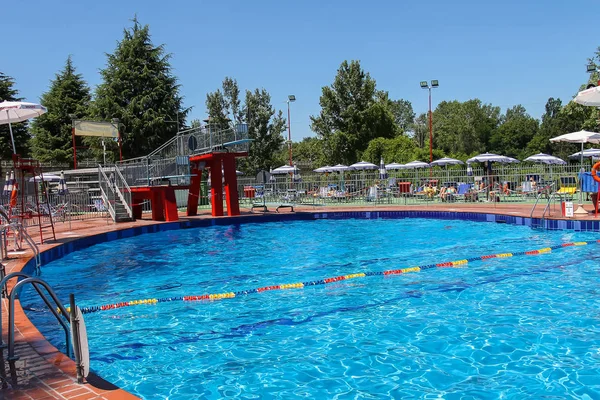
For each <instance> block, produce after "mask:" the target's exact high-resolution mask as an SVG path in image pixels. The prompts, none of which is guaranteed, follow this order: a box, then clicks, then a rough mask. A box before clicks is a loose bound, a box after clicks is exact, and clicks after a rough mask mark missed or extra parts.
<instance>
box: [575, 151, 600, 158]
mask: <svg viewBox="0 0 600 400" xmlns="http://www.w3.org/2000/svg"><path fill="white" fill-rule="evenodd" d="M582 155H583V157H584V158H587V157H600V149H585V150H583V151H578V152H577V153H573V154H571V155H570V156H569V158H581V156H582Z"/></svg>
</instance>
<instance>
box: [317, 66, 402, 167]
mask: <svg viewBox="0 0 600 400" xmlns="http://www.w3.org/2000/svg"><path fill="white" fill-rule="evenodd" d="M386 96H387V95H385V96H384V95H383V94H382V93H380V92H378V91H377V90H376V84H375V80H374V79H372V78H371V76H370V75H369V74H368V73H365V72H364V71H363V70H362V68H361V66H360V62H359V61H351V62H348V61H344V62H342V64H341V65H340V68H339V69H338V71H337V75H336V77H335V79H334V82H333V84H332V85H331V86H325V87H323V88H322V94H321V97H320V100H319V103H320V105H321V112H320V113H319V115H318V116H311V117H310V119H311V129H312V130H313V132H315V133H316V134H317V136H318V137H319V138H320V139H322V140H323V144H324V151H325V154H326V156H327V158H328V159H329V160H330V162H332V163H335V162H345V163H353V162H355V161H357V159H358V158H359V156H360V155H361V153H362V152H363V151H364V150H365V149H366V148H367V146H368V144H369V142H370V141H371V140H372V139H375V138H378V137H383V138H392V137H394V136H395V135H396V134H397V133H398V127H397V126H396V124H395V122H394V115H393V114H392V112H391V110H390V108H389V107H388V104H387V102H384V101H382V98H385V97H386Z"/></svg>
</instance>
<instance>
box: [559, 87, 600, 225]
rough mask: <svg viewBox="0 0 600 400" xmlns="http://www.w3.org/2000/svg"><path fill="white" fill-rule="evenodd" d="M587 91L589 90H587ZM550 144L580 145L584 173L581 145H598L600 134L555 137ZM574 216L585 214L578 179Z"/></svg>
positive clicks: (567, 134)
mask: <svg viewBox="0 0 600 400" xmlns="http://www.w3.org/2000/svg"><path fill="white" fill-rule="evenodd" d="M588 90H589V89H588ZM584 92H585V90H584ZM550 141H551V142H567V143H581V155H580V165H581V168H580V172H581V173H583V172H585V169H584V168H583V144H584V143H600V133H596V132H589V131H583V130H582V131H578V132H571V133H566V134H564V135H560V136H557V137H555V138H552V139H550ZM574 213H575V214H587V211H585V209H584V208H583V193H582V192H581V179H579V207H577V210H575V211H574Z"/></svg>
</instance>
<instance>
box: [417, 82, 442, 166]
mask: <svg viewBox="0 0 600 400" xmlns="http://www.w3.org/2000/svg"><path fill="white" fill-rule="evenodd" d="M438 86H440V84H439V82H438V80H437V79H435V80H432V81H431V84H428V83H427V81H421V89H427V90H429V162H433V123H432V121H433V118H432V114H431V89H435V88H437V87H438Z"/></svg>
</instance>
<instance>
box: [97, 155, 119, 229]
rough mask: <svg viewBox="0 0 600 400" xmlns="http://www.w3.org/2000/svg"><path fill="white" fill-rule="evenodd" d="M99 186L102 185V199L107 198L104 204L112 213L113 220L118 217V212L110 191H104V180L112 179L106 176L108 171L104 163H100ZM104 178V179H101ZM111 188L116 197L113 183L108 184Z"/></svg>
mask: <svg viewBox="0 0 600 400" xmlns="http://www.w3.org/2000/svg"><path fill="white" fill-rule="evenodd" d="M98 175H99V176H98V182H99V184H98V186H99V187H100V194H101V196H102V200H106V201H105V204H104V206H105V207H106V209H107V210H108V213H109V214H110V216H111V218H112V219H113V221H114V220H115V218H116V212H115V210H114V208H113V205H112V203H111V202H110V200H111V198H110V197H109V196H108V193H106V192H105V191H104V186H103V185H102V183H103V182H109V183H110V180H109V179H108V177H107V176H106V173H105V172H104V169H103V168H102V165H100V164H98ZM101 178H103V179H101ZM107 186H108V187H109V188H110V190H111V191H112V194H113V198H114V194H115V189H114V187H113V185H111V184H108V185H107Z"/></svg>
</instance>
